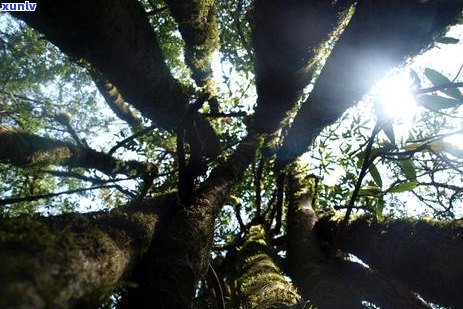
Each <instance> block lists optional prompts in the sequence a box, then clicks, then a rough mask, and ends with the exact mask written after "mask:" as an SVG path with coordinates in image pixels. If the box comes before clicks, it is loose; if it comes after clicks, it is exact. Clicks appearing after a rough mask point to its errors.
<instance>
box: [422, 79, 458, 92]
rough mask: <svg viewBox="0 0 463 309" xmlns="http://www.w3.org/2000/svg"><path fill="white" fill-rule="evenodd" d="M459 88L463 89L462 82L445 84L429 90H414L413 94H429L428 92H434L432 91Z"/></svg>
mask: <svg viewBox="0 0 463 309" xmlns="http://www.w3.org/2000/svg"><path fill="white" fill-rule="evenodd" d="M460 87H463V82H459V83H447V84H442V85H439V86H434V87H429V88H420V89H416V90H414V91H413V93H414V94H423V93H429V92H434V91H439V90H444V89H449V88H460Z"/></svg>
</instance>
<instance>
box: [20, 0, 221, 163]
mask: <svg viewBox="0 0 463 309" xmlns="http://www.w3.org/2000/svg"><path fill="white" fill-rule="evenodd" d="M13 15H14V16H15V17H17V18H19V19H22V20H24V21H25V22H27V23H28V24H29V25H30V26H32V27H34V28H36V29H37V30H38V31H40V32H42V33H43V34H45V35H46V37H47V39H48V40H49V41H50V42H52V43H54V44H56V45H57V46H58V47H59V48H61V49H62V50H63V52H65V53H66V54H68V55H70V56H73V57H76V58H84V59H86V60H87V61H89V62H90V63H91V64H92V65H93V66H94V67H95V68H96V69H98V70H99V71H100V72H101V73H103V74H104V75H105V76H106V77H107V78H108V79H109V81H110V82H111V83H113V84H114V85H115V86H116V87H117V88H118V89H119V91H120V92H121V94H122V95H123V97H124V98H125V99H126V100H127V101H128V102H130V103H131V104H133V106H135V107H136V108H137V109H138V110H139V111H140V112H141V113H142V114H143V115H144V116H146V117H148V118H150V119H152V120H153V121H154V122H155V123H156V124H158V125H159V126H160V127H161V128H164V129H167V130H170V131H172V130H174V129H175V128H176V126H177V125H178V123H179V120H180V119H182V118H183V117H184V115H185V113H186V112H187V109H188V101H187V97H186V95H185V94H184V92H183V90H182V87H181V85H180V83H179V82H178V81H177V80H175V79H174V78H173V77H172V75H171V74H170V71H169V69H168V67H167V66H166V64H165V62H164V58H163V55H162V52H161V49H160V47H159V44H158V40H157V37H156V34H155V33H154V31H153V29H152V27H151V25H150V24H149V22H148V20H147V18H146V16H145V12H144V11H143V9H142V7H141V4H140V3H139V2H138V1H133V0H116V1H114V0H96V1H95V0H84V1H72V0H65V1H58V0H42V1H38V2H37V10H36V11H35V12H31V13H30V12H29V13H28V12H17V13H14V14H13ZM188 123H189V124H193V123H194V124H195V126H196V128H195V129H194V130H193V128H191V129H192V130H190V132H197V134H198V136H196V134H191V135H187V138H188V141H189V142H190V143H198V138H199V140H200V141H203V142H202V143H204V144H205V143H207V147H206V145H205V147H204V149H203V153H204V154H205V155H206V156H208V157H216V156H217V154H218V152H219V150H220V146H219V142H218V140H217V138H216V136H215V132H214V130H213V128H212V127H211V126H210V124H209V123H208V122H207V120H206V119H205V118H202V117H201V116H200V115H199V114H197V113H196V114H195V115H194V117H193V121H191V122H188Z"/></svg>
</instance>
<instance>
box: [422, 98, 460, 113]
mask: <svg viewBox="0 0 463 309" xmlns="http://www.w3.org/2000/svg"><path fill="white" fill-rule="evenodd" d="M417 101H418V103H419V104H421V105H422V106H424V107H425V108H427V109H429V110H432V111H436V110H437V111H438V110H441V109H446V108H452V107H458V106H460V104H461V102H460V100H455V99H449V98H444V97H441V96H438V95H434V94H431V95H422V96H420V97H418V99H417Z"/></svg>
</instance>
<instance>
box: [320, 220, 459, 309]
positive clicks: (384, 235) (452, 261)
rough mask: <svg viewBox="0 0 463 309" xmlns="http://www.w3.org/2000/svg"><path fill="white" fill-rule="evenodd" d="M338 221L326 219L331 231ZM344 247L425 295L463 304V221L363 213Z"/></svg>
mask: <svg viewBox="0 0 463 309" xmlns="http://www.w3.org/2000/svg"><path fill="white" fill-rule="evenodd" d="M337 224H338V222H337V221H336V220H324V222H323V223H322V224H320V228H321V229H320V230H321V231H323V234H324V235H332V233H333V232H334V231H335V229H336V227H335V226H336V225H337ZM339 245H340V247H341V248H342V249H343V250H345V251H347V252H351V253H353V254H355V255H356V256H358V257H359V258H360V259H362V260H363V261H364V262H365V263H367V264H369V265H370V266H371V267H372V268H374V269H377V270H378V271H380V272H382V273H384V274H385V275H388V276H389V277H391V278H394V279H396V280H398V281H401V282H402V283H404V284H406V285H407V286H409V287H410V288H411V289H413V290H414V291H415V292H417V293H419V294H420V295H421V296H423V297H424V298H425V299H427V300H429V301H432V302H435V303H439V304H442V305H444V306H451V307H455V308H459V307H462V306H463V295H462V293H461V287H462V286H463V267H462V264H461V261H462V259H463V226H462V224H461V222H434V221H426V220H414V219H396V220H385V221H381V222H377V221H375V220H374V219H372V218H368V217H359V218H355V219H353V220H351V221H350V222H349V224H348V226H347V227H346V229H345V231H343V237H342V241H341V242H339Z"/></svg>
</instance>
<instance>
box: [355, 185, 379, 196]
mask: <svg viewBox="0 0 463 309" xmlns="http://www.w3.org/2000/svg"><path fill="white" fill-rule="evenodd" d="M382 193H383V191H381V189H380V188H378V187H374V186H367V187H365V188H363V189H360V190H359V194H358V195H359V196H380V195H381V194H382Z"/></svg>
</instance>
